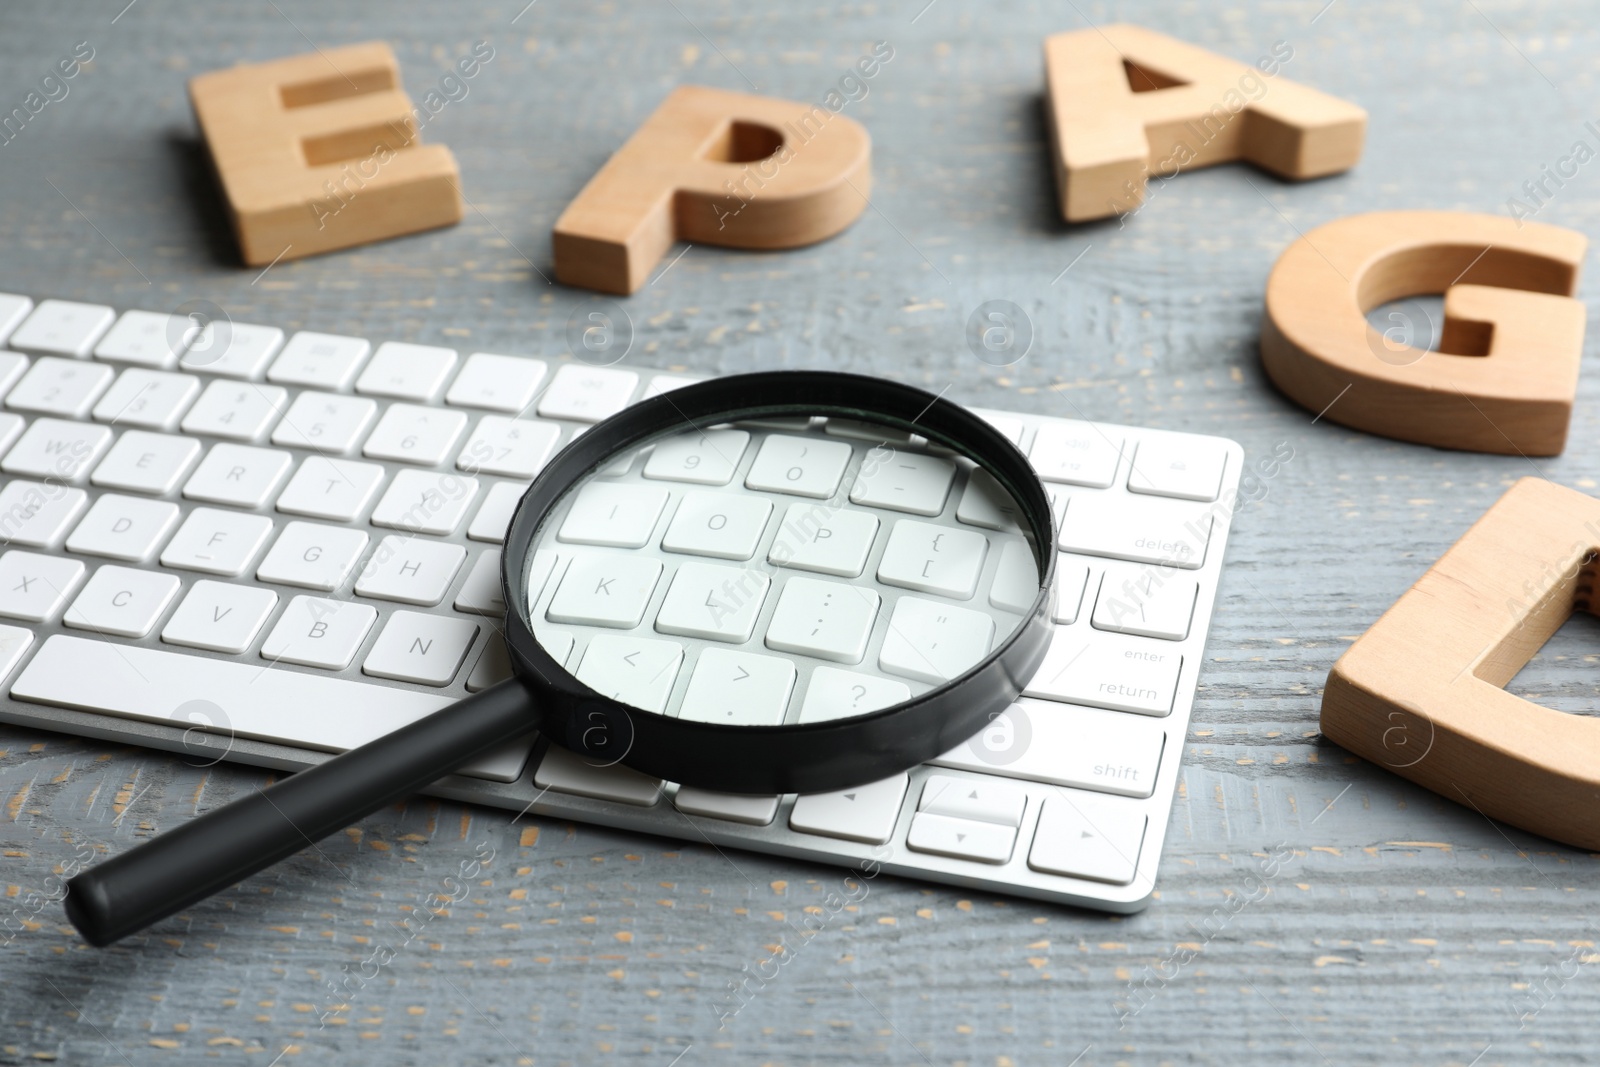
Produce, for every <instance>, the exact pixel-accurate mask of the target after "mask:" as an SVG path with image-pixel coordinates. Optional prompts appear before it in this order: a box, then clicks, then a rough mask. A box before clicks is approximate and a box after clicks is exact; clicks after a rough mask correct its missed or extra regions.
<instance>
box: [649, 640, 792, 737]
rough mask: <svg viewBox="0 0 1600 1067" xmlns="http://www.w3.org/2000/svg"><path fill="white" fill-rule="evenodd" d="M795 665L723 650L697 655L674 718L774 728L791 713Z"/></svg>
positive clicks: (779, 658) (782, 660)
mask: <svg viewBox="0 0 1600 1067" xmlns="http://www.w3.org/2000/svg"><path fill="white" fill-rule="evenodd" d="M794 678H795V669H794V663H792V662H791V661H789V660H787V659H783V658H781V657H778V656H759V655H754V654H752V653H749V652H734V651H732V650H729V649H723V648H708V649H706V650H705V651H704V652H701V653H700V658H699V660H698V661H697V662H696V663H695V665H694V673H693V674H692V675H690V676H689V688H688V689H687V690H686V691H685V692H684V694H683V703H682V705H681V706H680V709H679V711H678V717H679V718H682V719H690V720H692V721H695V722H720V723H724V724H727V725H729V726H778V725H781V724H782V722H783V716H784V713H785V712H786V711H788V710H789V693H790V692H791V691H792V690H793V689H794Z"/></svg>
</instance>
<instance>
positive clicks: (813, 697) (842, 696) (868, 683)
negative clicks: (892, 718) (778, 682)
mask: <svg viewBox="0 0 1600 1067" xmlns="http://www.w3.org/2000/svg"><path fill="white" fill-rule="evenodd" d="M909 699H911V687H910V686H908V685H906V684H905V683H904V682H897V681H895V680H894V679H893V678H884V677H881V676H879V675H876V674H857V673H856V672H855V671H841V670H839V669H838V668H837V667H817V668H815V669H814V670H812V672H811V681H810V683H809V684H807V686H806V696H805V700H804V701H803V702H802V703H801V705H800V718H799V720H798V721H799V722H826V721H827V720H828V719H843V718H847V717H849V716H851V715H861V714H864V713H866V712H869V711H877V710H878V709H879V708H888V707H893V706H894V705H895V704H899V703H901V702H902V701H905V700H909Z"/></svg>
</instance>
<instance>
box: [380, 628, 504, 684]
mask: <svg viewBox="0 0 1600 1067" xmlns="http://www.w3.org/2000/svg"><path fill="white" fill-rule="evenodd" d="M477 636H478V625H477V623H473V622H468V621H467V620H466V619H458V618H454V617H451V616H445V615H424V614H423V613H422V612H420V611H397V612H395V613H394V614H393V615H390V616H389V622H388V624H387V625H386V626H384V628H383V632H382V633H380V634H379V635H378V640H377V641H375V642H374V643H373V645H372V651H371V652H368V653H367V658H366V659H365V660H363V661H362V663H361V672H362V673H363V674H370V675H373V676H375V677H378V678H394V679H397V680H398V681H402V682H417V683H418V684H420V685H449V684H450V680H451V679H452V678H454V677H455V676H456V672H457V671H458V670H460V669H461V663H462V661H463V660H465V659H466V658H467V650H468V649H470V648H471V647H472V641H473V639H474V638H475V637H477Z"/></svg>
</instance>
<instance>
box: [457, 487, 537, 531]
mask: <svg viewBox="0 0 1600 1067" xmlns="http://www.w3.org/2000/svg"><path fill="white" fill-rule="evenodd" d="M527 488H528V487H527V486H525V485H516V484H513V483H511V482H496V483H494V484H493V485H491V486H490V487H489V492H488V495H486V496H485V497H484V498H483V506H482V507H480V508H479V509H478V513H477V514H476V515H474V516H473V517H472V525H470V526H468V527H467V536H468V537H470V538H472V539H473V540H474V541H493V542H494V543H495V544H500V543H501V542H503V541H504V540H505V539H506V529H507V528H508V527H509V526H510V525H511V516H513V515H515V514H516V512H517V505H518V504H519V503H521V502H522V494H523V493H524V492H526V491H527Z"/></svg>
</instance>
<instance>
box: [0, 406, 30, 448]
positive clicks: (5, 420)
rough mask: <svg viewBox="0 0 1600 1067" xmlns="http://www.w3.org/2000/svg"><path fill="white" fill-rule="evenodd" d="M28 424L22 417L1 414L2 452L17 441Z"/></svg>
mask: <svg viewBox="0 0 1600 1067" xmlns="http://www.w3.org/2000/svg"><path fill="white" fill-rule="evenodd" d="M27 424H28V423H27V420H26V419H24V418H23V417H22V416H21V415H13V414H11V413H10V412H5V413H3V414H0V452H4V451H5V450H6V449H8V448H10V447H11V442H13V441H15V440H16V439H17V437H18V436H19V435H20V434H21V433H22V428H23V427H24V426H26V425H27Z"/></svg>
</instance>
